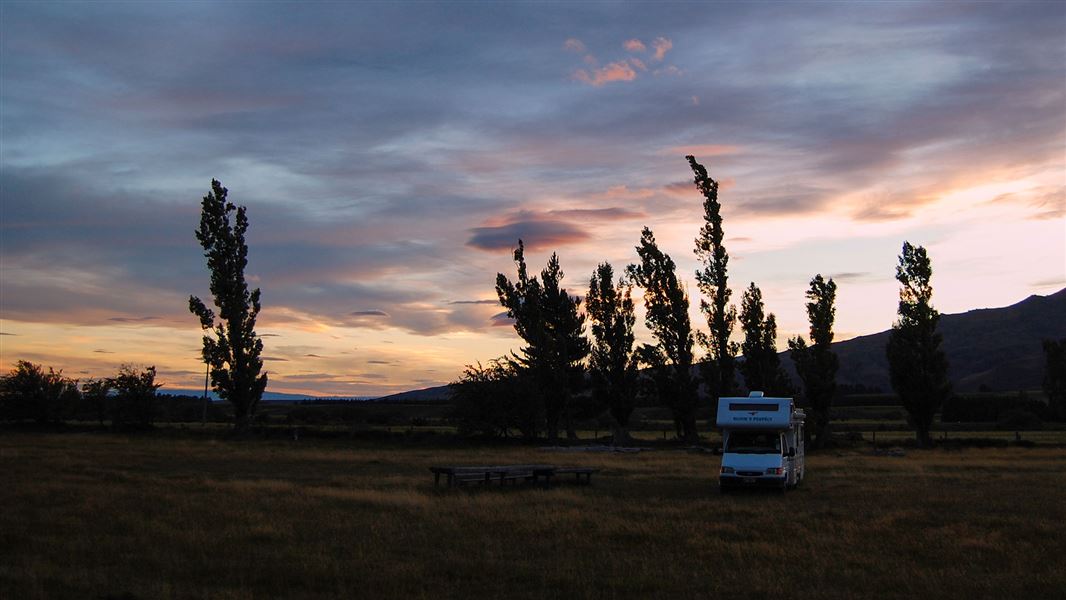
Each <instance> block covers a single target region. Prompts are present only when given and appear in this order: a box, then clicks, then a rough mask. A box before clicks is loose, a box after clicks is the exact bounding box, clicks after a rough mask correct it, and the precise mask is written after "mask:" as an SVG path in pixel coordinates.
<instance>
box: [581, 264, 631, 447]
mask: <svg viewBox="0 0 1066 600" xmlns="http://www.w3.org/2000/svg"><path fill="white" fill-rule="evenodd" d="M585 311H586V313H587V314H588V318H589V321H590V322H591V329H592V338H593V340H594V344H593V346H592V351H591V353H590V355H589V371H590V372H591V374H592V381H593V386H594V389H595V393H596V394H597V395H598V396H599V397H600V398H601V399H602V401H603V403H604V404H606V405H607V408H608V411H609V412H610V414H611V419H612V420H613V422H614V443H615V444H625V443H627V442H628V441H629V417H630V415H632V414H633V407H634V405H635V403H636V393H637V361H636V356H635V355H634V353H633V342H634V335H633V324H634V323H636V316H635V315H634V312H633V297H632V286H631V285H629V284H627V283H625V281H624V280H622V279H619V280H618V283H617V285H616V284H615V282H614V268H613V267H611V264H610V263H607V262H605V263H601V264H600V265H599V266H598V267H597V268H596V270H595V271H593V273H592V278H591V279H590V280H589V293H588V295H587V296H585Z"/></svg>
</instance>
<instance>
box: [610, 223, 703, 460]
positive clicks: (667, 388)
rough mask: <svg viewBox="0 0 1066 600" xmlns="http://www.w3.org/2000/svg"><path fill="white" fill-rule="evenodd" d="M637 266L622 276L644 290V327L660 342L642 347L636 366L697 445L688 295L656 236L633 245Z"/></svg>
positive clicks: (683, 433)
mask: <svg viewBox="0 0 1066 600" xmlns="http://www.w3.org/2000/svg"><path fill="white" fill-rule="evenodd" d="M637 255H638V256H640V264H632V265H629V267H627V269H626V272H627V274H628V275H629V277H630V278H631V279H632V280H633V282H634V283H636V284H637V285H638V286H640V287H641V288H643V289H644V308H645V313H644V322H645V324H646V325H647V326H648V329H649V330H651V333H652V335H653V336H654V337H655V339H656V341H657V342H658V343H657V345H655V346H651V345H649V344H643V345H642V346H641V347H640V349H639V350H638V356H639V359H640V361H641V362H642V363H643V364H645V365H647V366H648V367H650V368H651V369H652V378H653V381H654V383H655V388H656V393H657V395H658V396H659V400H660V402H662V403H664V404H665V405H666V406H668V407H669V408H670V410H671V411H672V412H673V415H674V424H675V426H676V428H677V431H678V435H679V437H681V438H682V439H684V440H685V441H687V442H690V443H694V442H697V441H698V440H699V432H698V431H697V429H696V402H697V385H698V382H697V381H696V380H695V379H694V378H693V376H692V358H693V357H692V345H693V343H694V339H693V334H692V324H691V323H690V321H689V316H688V306H689V303H688V302H689V301H688V294H686V293H685V290H684V288H683V287H681V282H680V281H678V279H677V272H676V271H677V268H676V266H675V265H674V261H673V259H672V258H670V255H668V254H665V253H664V252H663V251H662V250H660V249H659V246H658V245H657V244H656V242H655V235H654V234H653V233H652V231H651V229H648V228H647V227H645V228H644V230H643V231H642V232H641V237H640V245H639V246H637Z"/></svg>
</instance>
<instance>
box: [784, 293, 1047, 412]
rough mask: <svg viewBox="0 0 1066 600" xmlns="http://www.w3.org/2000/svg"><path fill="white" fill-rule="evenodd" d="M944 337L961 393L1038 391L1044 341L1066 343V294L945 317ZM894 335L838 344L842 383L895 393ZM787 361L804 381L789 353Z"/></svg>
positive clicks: (884, 333) (950, 368)
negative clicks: (891, 370) (890, 351)
mask: <svg viewBox="0 0 1066 600" xmlns="http://www.w3.org/2000/svg"><path fill="white" fill-rule="evenodd" d="M940 333H941V334H942V335H943V336H944V345H943V348H944V352H945V353H947V357H948V376H949V377H950V378H951V381H952V382H953V384H954V389H955V391H956V392H973V391H977V389H978V388H979V387H980V386H982V385H985V386H987V387H988V388H990V389H991V390H993V391H1013V390H1022V389H1038V388H1040V386H1041V382H1042V381H1043V377H1044V351H1043V347H1042V346H1041V340H1043V339H1045V338H1051V339H1061V338H1066V289H1062V290H1059V291H1058V292H1056V293H1054V294H1051V295H1049V296H1036V295H1033V296H1029V297H1028V298H1026V299H1025V300H1022V301H1021V302H1019V303H1017V304H1013V305H1011V306H1007V307H1004V308H983V309H978V310H971V311H969V312H965V313H960V314H952V315H943V316H941V318H940ZM888 335H889V332H888V331H882V332H881V333H875V334H873V335H864V336H861V337H857V338H853V339H850V340H847V341H844V342H837V343H835V344H833V350H834V351H835V352H836V353H837V356H838V357H839V358H840V371H839V373H838V374H837V382H838V383H840V384H848V385H859V384H861V385H865V386H866V387H870V388H880V389H881V391H884V392H891V390H892V386H891V384H890V383H889V379H888V359H887V358H885V344H887V343H888ZM781 357H782V361H781V362H782V364H783V365H784V366H785V368H786V369H787V370H788V371H789V373H790V374H791V375H792V376H793V379H794V380H797V381H798V379H796V377H795V368H794V367H793V365H792V361H791V360H790V359H789V358H788V352H782V353H781Z"/></svg>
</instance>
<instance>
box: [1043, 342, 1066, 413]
mask: <svg viewBox="0 0 1066 600" xmlns="http://www.w3.org/2000/svg"><path fill="white" fill-rule="evenodd" d="M1043 346H1044V394H1045V395H1046V396H1047V401H1048V407H1049V408H1050V411H1051V414H1052V416H1053V417H1054V418H1056V419H1059V420H1063V421H1066V338H1063V339H1061V340H1058V341H1055V340H1044V341H1043Z"/></svg>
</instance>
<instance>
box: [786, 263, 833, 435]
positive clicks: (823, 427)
mask: <svg viewBox="0 0 1066 600" xmlns="http://www.w3.org/2000/svg"><path fill="white" fill-rule="evenodd" d="M836 296H837V284H836V282H834V281H833V278H832V277H830V278H829V280H828V281H826V280H825V279H824V278H823V277H822V275H821V274H818V275H815V276H814V278H813V279H811V287H810V288H809V289H808V290H807V319H808V320H809V321H810V323H811V329H810V335H811V345H807V341H806V340H804V339H803V336H800V335H797V336H796V337H794V338H792V339H790V340H789V341H788V348H789V356H791V358H792V362H793V364H795V365H796V372H797V373H798V374H799V377H800V380H801V381H802V382H803V397H804V400H805V404H806V407H807V410H808V415H807V420H808V423H809V424H810V425H809V426H808V431H809V432H810V433H811V434H812V435H813V437H814V443H813V446H814V447H815V448H822V447H825V445H826V443H827V442H828V440H829V435H830V433H829V411H830V409H831V408H832V404H833V396H835V395H836V389H837V383H836V375H837V368H838V367H839V364H840V363H839V361H838V360H837V356H836V354H835V353H834V352H833V348H832V344H833V322H834V321H835V319H836V306H835V303H836Z"/></svg>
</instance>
